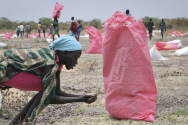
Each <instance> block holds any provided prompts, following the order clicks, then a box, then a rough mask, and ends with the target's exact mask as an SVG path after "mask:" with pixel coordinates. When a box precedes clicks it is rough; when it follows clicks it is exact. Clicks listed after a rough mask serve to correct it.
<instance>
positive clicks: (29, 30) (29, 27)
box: [25, 23, 31, 39]
mask: <svg viewBox="0 0 188 125" xmlns="http://www.w3.org/2000/svg"><path fill="white" fill-rule="evenodd" d="M25 31H26V37H27V39H28V37H29V35H30V33H31V26H30V25H29V23H28V24H27V26H26V27H25Z"/></svg>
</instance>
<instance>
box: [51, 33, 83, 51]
mask: <svg viewBox="0 0 188 125" xmlns="http://www.w3.org/2000/svg"><path fill="white" fill-rule="evenodd" d="M49 48H50V49H52V50H55V51H56V50H59V51H65V50H67V51H76V50H82V46H81V45H80V43H79V42H78V41H77V40H76V39H74V38H73V37H71V36H69V35H64V36H62V37H60V38H58V39H56V40H55V41H53V43H51V44H50V45H49Z"/></svg>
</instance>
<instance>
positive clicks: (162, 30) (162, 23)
mask: <svg viewBox="0 0 188 125" xmlns="http://www.w3.org/2000/svg"><path fill="white" fill-rule="evenodd" d="M159 28H161V36H162V39H163V33H164V30H165V31H166V24H165V21H164V19H162V20H161V22H160V24H159ZM158 30H159V29H158Z"/></svg>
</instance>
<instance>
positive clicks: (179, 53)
mask: <svg viewBox="0 0 188 125" xmlns="http://www.w3.org/2000/svg"><path fill="white" fill-rule="evenodd" d="M174 55H175V56H187V55H188V47H184V48H182V49H178V50H176V52H175V53H174Z"/></svg>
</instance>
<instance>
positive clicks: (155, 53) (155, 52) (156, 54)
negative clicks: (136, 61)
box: [149, 45, 168, 61]
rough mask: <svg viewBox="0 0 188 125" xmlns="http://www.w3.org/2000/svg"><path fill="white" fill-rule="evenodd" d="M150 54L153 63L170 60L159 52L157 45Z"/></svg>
mask: <svg viewBox="0 0 188 125" xmlns="http://www.w3.org/2000/svg"><path fill="white" fill-rule="evenodd" d="M149 52H150V57H151V60H152V61H155V60H168V59H166V58H164V57H163V56H162V55H161V54H160V53H159V51H158V50H157V47H156V46H155V45H154V46H153V47H152V48H151V49H150V50H149Z"/></svg>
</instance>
